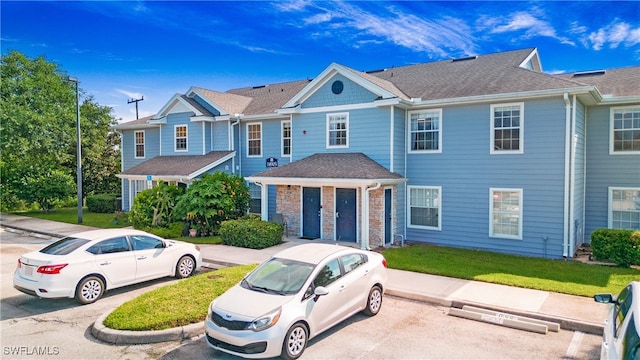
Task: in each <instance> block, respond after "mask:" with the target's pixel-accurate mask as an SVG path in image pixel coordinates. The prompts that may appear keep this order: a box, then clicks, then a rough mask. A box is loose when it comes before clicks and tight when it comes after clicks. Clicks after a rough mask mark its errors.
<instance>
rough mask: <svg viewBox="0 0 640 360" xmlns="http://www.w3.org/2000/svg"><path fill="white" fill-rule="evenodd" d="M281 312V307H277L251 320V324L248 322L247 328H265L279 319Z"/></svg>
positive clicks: (260, 329)
mask: <svg viewBox="0 0 640 360" xmlns="http://www.w3.org/2000/svg"><path fill="white" fill-rule="evenodd" d="M281 313H282V308H281V307H279V308H277V309H276V310H274V311H272V312H270V313H268V314H265V315H263V316H261V317H259V318H257V319H255V320H253V321H252V322H251V324H249V326H248V327H247V329H249V330H253V331H262V330H266V329H268V328H270V327H272V326H273V325H275V324H276V323H277V322H278V319H280V314H281Z"/></svg>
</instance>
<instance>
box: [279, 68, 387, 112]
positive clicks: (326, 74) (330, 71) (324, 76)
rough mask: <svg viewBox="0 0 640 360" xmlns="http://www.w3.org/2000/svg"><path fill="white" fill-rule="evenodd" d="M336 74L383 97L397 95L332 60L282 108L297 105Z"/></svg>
mask: <svg viewBox="0 0 640 360" xmlns="http://www.w3.org/2000/svg"><path fill="white" fill-rule="evenodd" d="M336 74H340V75H342V76H344V77H346V78H347V79H349V80H351V81H353V82H354V83H356V84H358V85H360V86H362V87H363V88H365V89H367V90H369V91H371V92H372V93H374V94H376V95H379V96H381V97H383V98H393V97H397V95H396V94H393V93H391V92H389V91H387V90H385V89H383V88H381V87H380V86H378V85H376V84H374V83H372V82H370V81H369V80H367V79H365V78H363V77H362V76H359V75H358V74H356V73H354V72H353V71H351V70H350V69H347V68H345V67H344V66H342V65H340V64H337V63H335V62H334V63H331V65H329V66H328V67H327V68H326V69H324V70H323V71H322V72H321V73H320V74H319V75H318V76H317V77H316V78H314V79H313V80H312V81H311V82H310V83H308V84H307V85H306V86H305V87H304V88H302V90H300V91H299V92H298V93H297V94H296V95H295V96H294V97H292V98H291V100H289V101H288V102H287V103H286V104H284V105H283V106H282V109H289V108H293V107H295V106H297V105H298V104H299V103H301V102H303V101H304V100H306V99H307V98H308V97H309V96H311V95H312V94H313V93H314V92H315V91H316V90H317V89H319V88H320V87H322V86H323V85H324V84H326V83H327V82H328V81H329V80H330V79H331V78H332V77H333V76H334V75H336Z"/></svg>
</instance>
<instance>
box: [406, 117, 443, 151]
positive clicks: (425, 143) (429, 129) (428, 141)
mask: <svg viewBox="0 0 640 360" xmlns="http://www.w3.org/2000/svg"><path fill="white" fill-rule="evenodd" d="M441 118H442V109H437V110H422V111H417V112H410V113H409V121H410V125H409V128H410V133H409V137H410V138H409V152H442V148H441V143H442V130H441V127H440V125H441V124H440V121H441Z"/></svg>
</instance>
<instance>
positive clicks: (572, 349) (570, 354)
mask: <svg viewBox="0 0 640 360" xmlns="http://www.w3.org/2000/svg"><path fill="white" fill-rule="evenodd" d="M583 337H584V333H583V332H581V331H576V332H574V333H573V338H572V339H571V342H570V343H569V347H568V348H567V354H566V355H565V357H564V358H565V359H575V358H576V356H577V355H578V349H580V343H582V338H583Z"/></svg>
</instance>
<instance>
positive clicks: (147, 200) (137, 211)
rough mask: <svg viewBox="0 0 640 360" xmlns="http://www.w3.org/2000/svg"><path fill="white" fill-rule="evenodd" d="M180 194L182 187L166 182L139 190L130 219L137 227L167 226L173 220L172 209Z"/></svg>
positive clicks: (130, 212)
mask: <svg viewBox="0 0 640 360" xmlns="http://www.w3.org/2000/svg"><path fill="white" fill-rule="evenodd" d="M180 194H182V189H180V188H179V187H178V186H176V185H167V183H165V182H160V183H159V184H158V185H157V186H155V187H154V188H152V189H147V190H143V191H141V192H139V193H138V195H136V197H135V199H133V206H131V210H130V211H129V221H131V223H132V224H133V227H134V228H136V229H144V228H147V227H167V226H168V224H169V223H171V222H172V221H173V217H172V210H173V207H174V204H175V202H176V199H177V198H178V196H179V195H180Z"/></svg>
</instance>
